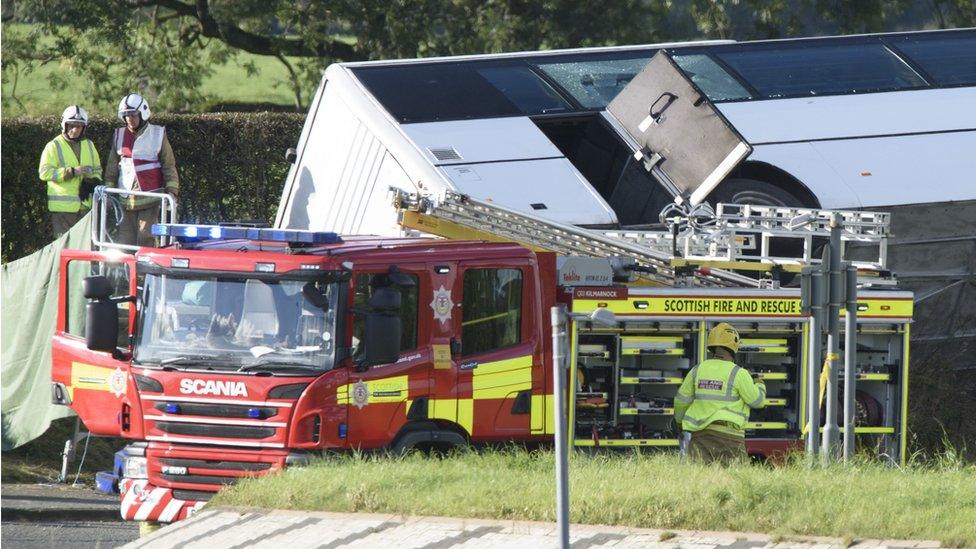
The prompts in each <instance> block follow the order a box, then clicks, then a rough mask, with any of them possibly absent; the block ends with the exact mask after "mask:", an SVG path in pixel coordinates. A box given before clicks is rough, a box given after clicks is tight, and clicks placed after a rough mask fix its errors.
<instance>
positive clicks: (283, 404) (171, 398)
mask: <svg viewBox="0 0 976 549" xmlns="http://www.w3.org/2000/svg"><path fill="white" fill-rule="evenodd" d="M142 400H164V401H167V402H200V403H203V404H239V405H241V406H276V407H278V408H291V404H292V403H291V402H266V401H261V400H223V399H219V398H193V397H174V396H166V395H142Z"/></svg>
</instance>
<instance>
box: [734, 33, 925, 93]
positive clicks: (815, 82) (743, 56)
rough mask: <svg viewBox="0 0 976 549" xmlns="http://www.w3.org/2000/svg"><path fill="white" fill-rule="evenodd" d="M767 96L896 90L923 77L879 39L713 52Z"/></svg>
mask: <svg viewBox="0 0 976 549" xmlns="http://www.w3.org/2000/svg"><path fill="white" fill-rule="evenodd" d="M715 55H716V56H718V57H719V58H721V60H722V61H724V62H725V63H726V64H727V65H729V66H730V67H731V68H732V69H733V70H735V71H736V72H738V73H739V74H740V75H741V76H742V77H743V78H744V79H745V80H746V82H748V83H749V84H751V85H752V87H753V88H755V89H756V90H757V91H758V92H759V93H760V94H762V95H763V96H764V97H765V98H767V99H779V98H785V97H806V96H816V95H837V94H848V93H865V92H880V91H895V90H903V89H911V88H921V87H926V86H927V84H926V82H925V81H924V80H923V79H922V77H920V76H919V75H918V74H917V73H915V71H913V70H912V69H911V67H909V66H908V65H906V64H905V62H904V61H902V60H901V59H899V58H898V57H897V56H896V55H894V54H893V53H892V52H891V51H890V50H888V48H886V47H885V46H884V45H882V44H880V43H853V44H823V45H818V44H815V43H810V42H806V43H803V44H798V45H790V46H786V45H775V46H770V45H765V44H764V45H762V47H750V48H729V50H726V51H718V52H716V53H715Z"/></svg>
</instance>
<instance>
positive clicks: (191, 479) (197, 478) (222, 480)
mask: <svg viewBox="0 0 976 549" xmlns="http://www.w3.org/2000/svg"><path fill="white" fill-rule="evenodd" d="M159 476H160V478H162V479H163V480H168V481H169V482H182V483H189V484H216V485H219V486H227V485H229V484H234V483H236V482H237V481H238V480H240V479H241V478H243V477H217V476H212V475H168V474H163V475H159Z"/></svg>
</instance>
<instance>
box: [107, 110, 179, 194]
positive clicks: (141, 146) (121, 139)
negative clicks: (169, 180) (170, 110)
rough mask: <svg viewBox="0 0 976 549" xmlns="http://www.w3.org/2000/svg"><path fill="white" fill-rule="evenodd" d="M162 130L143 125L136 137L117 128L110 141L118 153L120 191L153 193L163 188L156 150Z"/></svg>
mask: <svg viewBox="0 0 976 549" xmlns="http://www.w3.org/2000/svg"><path fill="white" fill-rule="evenodd" d="M165 136H166V128H164V127H163V126H156V125H155V124H146V127H145V128H144V129H143V131H142V133H140V134H139V136H138V137H136V135H135V134H133V133H132V132H131V131H129V128H125V127H123V128H118V129H116V130H115V137H114V139H113V141H112V143H113V146H114V147H115V151H116V152H117V153H118V154H119V181H118V186H119V188H120V189H126V190H129V191H133V190H134V191H157V190H159V189H161V188H163V165H162V164H160V162H159V151H160V150H161V149H162V148H163V138H164V137H165Z"/></svg>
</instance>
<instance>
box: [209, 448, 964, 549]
mask: <svg viewBox="0 0 976 549" xmlns="http://www.w3.org/2000/svg"><path fill="white" fill-rule="evenodd" d="M570 470H571V478H570V483H571V488H570V492H571V514H572V517H571V520H572V521H573V522H574V523H585V524H609V525H621V526H633V527H644V528H663V529H689V530H694V529H703V530H735V531H746V532H763V533H768V534H772V535H779V536H788V535H817V536H833V537H838V538H851V539H855V538H881V539H891V538H900V539H936V540H939V541H941V542H943V543H944V544H946V545H950V546H974V545H976V526H974V525H976V466H973V465H966V464H963V463H942V464H940V465H937V466H922V465H918V466H912V467H908V468H891V467H886V466H883V465H880V464H875V463H868V462H865V463H859V464H857V465H852V466H833V467H830V468H826V469H813V470H810V469H807V468H806V467H805V466H803V465H802V464H800V463H797V464H792V465H786V466H783V467H765V466H755V465H742V466H737V467H731V468H721V467H712V466H704V465H698V464H690V463H685V462H682V461H680V460H679V459H678V458H677V457H676V456H672V455H660V454H656V455H641V454H634V455H619V454H612V455H575V456H574V457H573V460H572V462H571V466H570ZM553 475H554V471H553V456H552V454H551V453H549V452H525V451H517V450H511V451H507V450H506V451H490V452H480V453H475V452H464V453H460V454H457V455H453V456H451V457H448V458H444V459H432V458H425V457H422V456H408V457H405V458H388V457H383V456H368V457H361V456H354V455H353V456H334V457H327V458H323V459H322V460H320V461H317V462H315V463H314V464H312V465H311V466H309V467H306V468H301V469H299V468H295V469H289V470H286V471H283V472H282V473H280V474H276V475H270V476H266V477H263V478H258V479H249V480H246V481H244V482H241V483H239V484H238V485H236V486H234V487H233V488H231V489H228V490H226V491H224V492H222V493H221V494H220V495H218V496H217V498H216V499H215V500H214V504H215V505H239V506H256V507H265V508H278V509H294V510H315V511H340V512H375V513H396V514H406V515H430V516H454V517H466V518H489V519H517V520H536V521H553V520H555V518H554V509H553V508H554V498H555V496H554V485H553Z"/></svg>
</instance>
